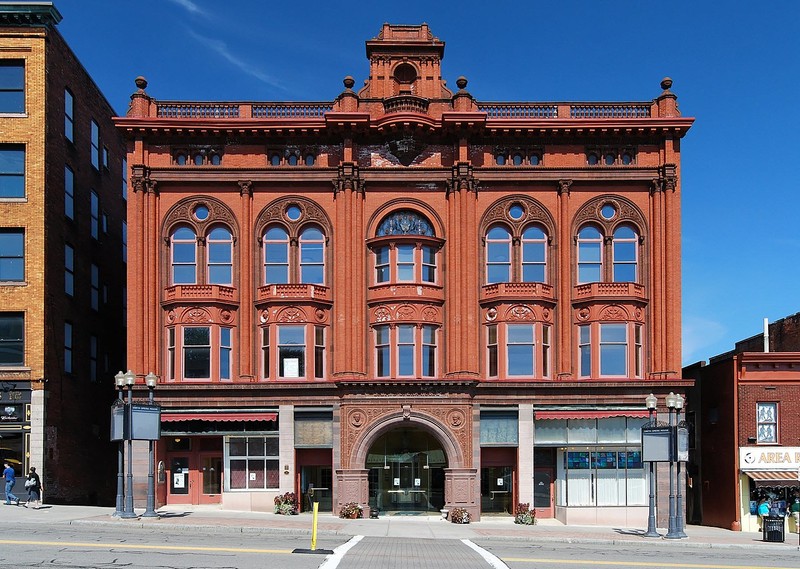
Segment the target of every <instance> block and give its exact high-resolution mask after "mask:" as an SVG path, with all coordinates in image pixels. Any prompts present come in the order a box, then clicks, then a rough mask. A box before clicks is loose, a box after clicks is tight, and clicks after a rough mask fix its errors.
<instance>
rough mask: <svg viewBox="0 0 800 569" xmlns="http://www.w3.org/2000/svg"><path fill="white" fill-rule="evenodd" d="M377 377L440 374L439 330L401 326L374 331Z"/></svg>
mask: <svg viewBox="0 0 800 569" xmlns="http://www.w3.org/2000/svg"><path fill="white" fill-rule="evenodd" d="M373 337H374V342H375V364H374V365H375V375H376V376H377V377H434V376H435V375H436V373H437V368H438V360H437V327H436V326H431V325H427V324H425V325H417V324H398V325H396V326H388V325H383V324H382V325H379V326H375V327H374V334H373Z"/></svg>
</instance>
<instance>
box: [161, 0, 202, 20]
mask: <svg viewBox="0 0 800 569" xmlns="http://www.w3.org/2000/svg"><path fill="white" fill-rule="evenodd" d="M170 2H172V3H173V4H177V5H178V6H180V7H181V8H183V9H184V10H186V11H187V12H190V13H192V14H198V15H200V16H205V17H208V12H206V11H205V10H203V9H202V8H201V7H200V6H198V5H197V4H195V3H194V2H192V0H170Z"/></svg>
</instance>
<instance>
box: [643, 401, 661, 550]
mask: <svg viewBox="0 0 800 569" xmlns="http://www.w3.org/2000/svg"><path fill="white" fill-rule="evenodd" d="M644 402H645V405H647V412H648V413H649V415H650V427H655V423H654V422H653V414H654V413H655V410H656V407H657V406H658V399H656V396H655V395H653V394H652V393H651V394H650V395H648V396H647V397H646V398H645V400H644ZM644 536H645V537H661V534H660V533H658V531H657V530H656V476H655V464H654V463H653V461H652V460H651V461H650V503H649V505H648V510H647V533H645V534H644Z"/></svg>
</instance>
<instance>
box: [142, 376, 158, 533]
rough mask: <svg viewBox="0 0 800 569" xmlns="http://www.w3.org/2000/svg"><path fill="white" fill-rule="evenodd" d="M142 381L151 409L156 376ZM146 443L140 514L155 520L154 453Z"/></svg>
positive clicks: (151, 444)
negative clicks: (144, 497)
mask: <svg viewBox="0 0 800 569" xmlns="http://www.w3.org/2000/svg"><path fill="white" fill-rule="evenodd" d="M144 381H145V383H146V384H147V390H148V392H149V402H150V406H151V407H152V406H153V400H154V391H155V387H156V384H157V383H158V376H157V375H156V374H154V373H153V372H152V371H151V372H150V373H148V374H147V375H146V376H145V378H144ZM148 442H149V444H150V448H149V453H148V456H147V507H146V509H145V512H144V514H142V517H143V518H157V517H158V514H157V513H156V510H155V505H156V490H155V472H154V466H153V463H154V462H155V452H154V450H153V448H154V442H153V440H152V439H151V440H150V441H148Z"/></svg>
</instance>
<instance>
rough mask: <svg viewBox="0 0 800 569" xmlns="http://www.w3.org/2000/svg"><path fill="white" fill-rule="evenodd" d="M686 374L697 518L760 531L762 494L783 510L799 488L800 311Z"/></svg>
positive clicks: (686, 370)
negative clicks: (692, 427) (757, 509)
mask: <svg viewBox="0 0 800 569" xmlns="http://www.w3.org/2000/svg"><path fill="white" fill-rule="evenodd" d="M765 336H766V338H767V340H766V342H765ZM683 373H684V375H685V376H686V377H691V378H694V379H695V380H696V387H695V388H693V394H692V395H691V399H692V402H693V408H694V410H695V413H696V417H695V423H696V428H697V450H696V452H695V460H694V464H693V465H692V474H693V476H692V479H693V482H694V483H693V489H692V491H693V495H694V504H693V506H694V510H695V512H696V514H695V515H694V518H695V519H696V521H698V522H699V523H702V524H703V525H710V526H718V527H724V528H731V529H741V530H744V531H758V516H757V515H756V512H755V507H756V505H757V504H758V502H759V501H760V500H761V499H763V498H767V499H769V500H770V501H771V502H772V503H773V504H774V505H775V508H776V510H777V511H778V512H782V511H783V510H784V509H785V507H786V506H787V505H788V504H790V503H791V501H792V500H793V499H794V496H795V495H796V494H797V493H798V492H800V480H798V476H800V425H799V424H798V422H797V408H798V404H800V313H799V314H795V315H793V316H788V317H786V318H782V319H780V320H777V321H775V322H773V323H772V324H770V325H769V326H768V329H767V333H766V334H765V335H758V336H753V337H751V338H747V339H746V340H742V341H741V342H737V344H736V347H735V348H734V349H733V350H732V351H730V352H728V353H725V354H721V355H719V356H716V357H714V358H711V359H710V360H709V362H708V364H707V365H706V364H705V363H704V362H701V363H697V364H693V365H691V366H689V367H686V368H684V370H683ZM712 488H713V491H712V490H711V489H712ZM787 524H788V526H787V528H788V529H790V530H791V531H797V528H796V527H795V524H794V520H793V519H791V518H787Z"/></svg>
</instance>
